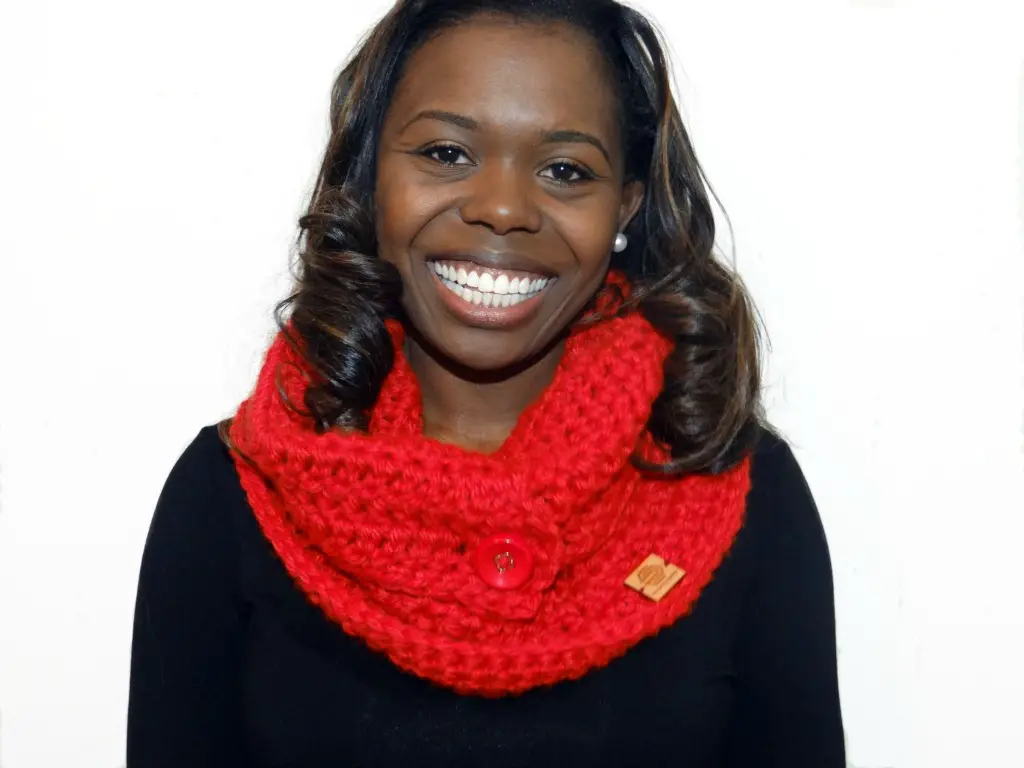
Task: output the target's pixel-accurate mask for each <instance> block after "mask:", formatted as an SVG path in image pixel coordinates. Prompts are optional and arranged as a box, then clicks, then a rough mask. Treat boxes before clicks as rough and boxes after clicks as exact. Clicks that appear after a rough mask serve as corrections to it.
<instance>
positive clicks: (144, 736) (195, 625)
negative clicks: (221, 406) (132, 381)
mask: <svg viewBox="0 0 1024 768" xmlns="http://www.w3.org/2000/svg"><path fill="white" fill-rule="evenodd" d="M225 459H226V456H225V454H224V453H223V451H222V450H221V448H220V443H219V438H218V437H217V434H216V431H215V429H214V428H212V427H207V428H206V429H204V430H203V431H202V432H200V433H199V436H197V437H196V439H195V440H194V441H193V442H192V444H191V445H190V446H189V447H188V448H187V449H186V450H185V452H184V454H182V456H181V458H180V459H179V460H178V461H177V463H176V464H175V466H174V468H173V469H172V470H171V473H170V475H169V477H168V479H167V481H166V483H165V485H164V488H163V490H162V492H161V494H160V497H159V499H158V501H157V505H156V511H155V513H154V515H153V520H152V523H151V525H150V529H149V534H148V537H147V539H146V545H145V550H144V552H143V556H142V566H141V569H140V574H139V587H138V595H137V598H136V605H135V626H134V634H133V638H132V657H131V682H130V687H129V694H128V742H127V753H128V768H165V767H166V768H171V767H172V766H173V767H174V768H184V767H185V766H188V768H206V767H207V766H209V767H210V768H213V766H216V767H217V768H229V767H230V766H241V765H243V759H242V756H241V755H242V742H241V739H240V720H241V707H240V679H241V675H240V664H241V660H240V657H241V653H240V651H241V644H242V631H243V617H242V612H241V610H240V601H239V600H238V598H237V589H236V583H237V581H236V579H235V576H234V574H235V573H237V570H236V569H235V568H234V563H235V558H234V557H233V550H234V545H235V542H234V541H233V537H232V535H231V530H232V529H231V526H230V520H229V514H228V512H229V510H228V509H226V508H225V507H224V505H223V504H222V503H221V501H222V499H221V497H222V495H223V494H221V493H220V491H219V488H218V483H217V482H216V477H215V473H216V471H217V470H219V469H225V471H227V469H228V467H229V466H230V462H229V461H228V462H227V464H225ZM222 482H223V481H222Z"/></svg>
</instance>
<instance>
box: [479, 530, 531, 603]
mask: <svg viewBox="0 0 1024 768" xmlns="http://www.w3.org/2000/svg"><path fill="white" fill-rule="evenodd" d="M474 563H475V564H476V570H477V573H479V574H480V578H481V579H483V580H484V581H485V582H486V583H487V584H490V585H491V586H492V587H496V588H498V589H515V588H516V587H521V586H522V585H523V584H525V583H526V582H527V580H529V578H530V574H531V573H532V572H533V554H532V553H531V552H530V549H529V547H527V545H526V542H525V541H524V540H523V538H522V537H521V536H518V535H516V534H514V533H498V534H495V535H493V536H488V537H487V538H486V539H484V540H483V541H481V542H480V544H479V545H477V548H476V552H475V554H474Z"/></svg>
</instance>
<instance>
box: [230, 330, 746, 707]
mask: <svg viewBox="0 0 1024 768" xmlns="http://www.w3.org/2000/svg"><path fill="white" fill-rule="evenodd" d="M392 330H393V332H394V335H395V342H396V344H395V348H396V361H395V366H394V368H393V370H392V371H391V373H390V374H389V375H388V376H387V379H386V381H385V383H384V387H383V390H382V392H381V395H380V398H379V399H378V402H377V404H376V406H375V407H374V409H373V412H372V415H371V423H370V429H369V433H368V434H364V433H355V432H343V431H341V430H332V431H330V432H328V433H326V434H322V435H317V434H316V433H315V432H314V430H313V425H312V422H311V420H309V419H306V418H302V417H300V416H298V415H297V414H295V413H294V412H293V411H291V410H289V409H288V408H286V407H285V405H284V404H283V403H282V400H281V397H280V394H279V392H278V378H279V379H280V384H281V385H282V386H283V388H284V390H285V392H286V393H287V394H288V396H289V397H290V399H291V400H292V402H294V403H301V402H302V392H303V387H304V385H305V383H306V379H305V377H304V375H303V373H302V369H303V365H304V364H303V362H302V361H301V359H300V358H299V357H298V356H297V355H296V354H295V353H294V352H293V351H292V350H291V349H290V348H289V347H288V345H287V344H286V343H285V342H284V340H283V339H282V338H280V337H278V338H277V339H276V340H275V341H274V343H273V344H272V346H271V348H270V350H269V352H268V353H267V357H266V360H265V362H264V365H263V368H262V370H261V372H260V375H259V379H258V382H257V385H256V388H255V390H254V392H253V394H252V396H251V397H250V398H249V399H248V400H247V401H246V402H244V403H243V404H242V406H241V407H240V408H239V411H238V414H237V416H236V418H235V420H234V423H233V425H232V428H231V438H232V441H233V442H234V444H235V446H236V447H237V448H238V450H239V451H240V452H241V453H244V454H245V456H246V457H247V458H248V460H249V461H248V462H247V461H246V460H244V459H242V458H241V457H240V456H238V455H237V454H236V456H235V464H236V466H237V468H238V473H239V475H240V477H241V482H242V486H243V487H244V489H245V492H246V494H247V496H248V499H249V502H250V504H251V506H252V508H253V511H254V513H255V515H256V517H257V519H258V520H259V523H260V525H261V527H262V529H263V532H264V534H265V535H266V537H267V538H268V539H269V541H270V542H271V544H272V545H273V547H274V549H275V550H276V551H277V554H278V556H279V557H280V558H281V560H282V562H283V563H284V565H285V567H286V568H287V570H288V571H289V572H290V573H291V575H292V577H293V578H294V579H295V581H296V583H297V584H298V585H299V586H300V587H301V589H302V590H303V591H304V592H305V593H306V594H307V596H308V597H309V599H310V600H311V601H313V602H314V603H316V604H318V605H319V606H320V607H321V608H322V609H323V611H324V613H325V614H326V615H327V616H328V617H329V618H330V619H332V620H333V621H335V622H337V623H338V624H339V625H341V627H342V628H343V629H344V631H345V632H347V633H349V634H351V635H355V636H358V637H360V638H362V639H363V640H364V641H365V642H366V643H367V644H368V645H370V646H371V647H373V648H375V649H378V650H380V651H382V652H384V653H385V654H387V655H388V657H390V658H391V660H392V661H393V662H394V663H395V664H397V665H398V666H400V667H402V668H403V669H405V670H407V671H409V672H412V673H413V674H416V675H419V676H421V677H424V678H428V679H430V680H433V681H435V682H437V683H439V684H442V685H444V686H448V687H451V688H453V689H455V690H456V691H459V692H461V693H475V694H484V695H501V694H509V693H518V692H521V691H525V690H527V689H530V688H533V687H536V686H540V685H546V684H551V683H555V682H558V681H560V680H566V679H571V678H576V677H579V676H581V675H583V674H584V673H585V672H587V671H588V670H590V669H593V668H595V667H599V666H602V665H605V664H607V663H608V662H609V661H611V660H612V659H614V658H615V657H617V656H619V655H621V654H622V653H624V652H625V651H626V650H627V649H628V648H630V647H631V646H633V645H634V644H636V643H637V642H639V641H640V640H642V639H643V638H645V637H648V636H650V635H653V634H654V633H656V632H657V631H658V630H660V629H662V628H663V627H666V626H668V625H669V624H671V623H673V622H674V621H675V620H676V619H678V618H679V617H681V616H682V615H683V614H685V613H687V611H688V610H689V609H690V607H691V606H692V605H693V602H694V600H695V599H696V598H697V596H698V594H699V593H700V590H701V589H702V588H703V587H704V586H705V585H706V584H707V582H708V581H709V580H710V578H711V575H712V572H713V571H714V570H715V568H717V567H718V565H719V563H720V562H721V560H722V558H723V556H724V554H725V552H726V551H727V550H728V548H729V546H730V545H731V543H732V541H733V538H734V537H735V535H736V532H737V531H738V529H739V527H740V524H741V520H742V516H743V510H744V506H745V500H746V494H747V491H748V489H749V482H750V481H749V460H747V461H744V462H743V463H741V464H740V465H739V466H738V467H736V468H735V469H733V470H731V471H729V472H727V473H725V474H723V475H720V476H717V477H711V476H697V475H695V476H689V477H686V478H682V479H678V478H677V479H665V478H651V477H646V476H641V475H640V473H638V472H637V471H636V470H635V469H634V468H633V467H632V466H631V464H630V462H629V456H630V454H631V453H632V452H633V451H634V449H636V448H637V447H638V446H640V447H642V448H643V449H644V452H645V455H646V456H650V455H651V454H652V453H653V455H655V456H660V457H663V454H660V452H659V449H658V448H657V447H656V446H654V445H653V444H652V442H651V441H650V439H649V438H648V437H647V436H646V432H645V424H646V422H647V419H648V416H649V414H650V409H651V403H652V402H653V400H654V399H655V397H656V396H657V395H658V392H659V391H660V388H661V386H662V375H663V370H662V368H663V363H664V359H665V357H666V355H667V354H668V352H669V350H670V348H671V347H670V344H669V343H668V342H667V341H665V340H664V339H663V338H662V337H661V336H660V335H659V334H658V333H657V332H656V331H655V330H654V329H653V328H652V327H651V326H650V325H649V324H648V322H647V321H646V320H644V319H643V318H642V317H641V316H640V315H639V314H635V313H634V314H630V315H627V316H625V317H621V318H615V319H611V320H606V321H602V322H600V323H598V324H596V325H594V326H591V327H588V328H586V329H585V330H581V331H577V332H576V333H575V334H573V335H572V336H571V337H570V339H569V340H568V342H567V345H566V350H565V354H564V357H563V359H562V361H561V363H560V365H559V368H558V370H557V372H556V375H555V377H554V380H553V381H552V383H551V384H550V386H549V387H548V388H547V389H546V390H545V391H544V393H543V394H542V395H541V397H540V398H539V399H538V400H537V401H536V402H535V403H534V404H533V405H531V406H530V407H529V408H528V409H527V410H526V411H525V412H524V413H523V415H522V416H521V418H520V419H519V423H518V424H517V426H516V428H515V429H514V430H513V432H512V434H511V435H510V436H509V438H508V439H507V441H506V442H505V443H504V445H503V446H502V447H501V448H500V449H499V450H498V451H497V452H495V453H493V454H489V455H484V454H479V453H474V452H471V451H468V450H465V449H462V448H459V447H457V446H454V445H448V444H444V443H440V442H437V441H435V440H432V439H429V438H426V437H424V436H423V435H422V427H423V422H422V414H421V406H420V392H419V386H418V383H417V380H416V377H415V375H414V374H413V373H412V371H411V370H410V368H409V365H408V362H407V361H406V360H405V358H404V357H403V356H402V353H401V349H402V344H401V341H402V334H401V331H400V329H398V328H397V326H395V327H394V328H393V329H392ZM249 462H252V464H253V465H255V466H253V465H250V463H249ZM496 532H497V533H508V532H512V533H515V534H517V535H518V536H519V538H520V539H521V540H523V541H525V542H527V543H528V545H529V547H530V549H531V551H532V553H533V555H534V558H533V562H534V566H533V572H532V576H531V578H530V579H529V580H528V581H527V582H526V583H525V584H524V585H523V586H522V587H520V588H518V589H514V590H499V589H495V588H493V587H491V586H489V585H488V584H487V583H485V581H484V580H483V579H482V578H481V577H480V575H478V573H477V571H476V569H475V567H474V558H473V553H474V547H475V546H476V544H477V543H478V542H480V541H481V540H483V539H486V538H487V537H488V536H490V535H493V534H494V533H496ZM651 553H655V554H657V555H659V556H661V557H663V558H664V559H665V560H666V561H668V562H670V563H673V564H675V565H678V566H679V567H681V568H683V569H684V570H685V571H686V577H685V578H684V579H683V581H682V582H681V583H680V584H678V585H677V586H676V587H675V588H674V589H672V590H671V591H670V592H669V593H668V594H667V595H666V596H665V597H664V598H663V599H662V600H661V601H660V602H653V601H651V600H649V599H648V598H646V597H644V596H643V595H641V594H639V593H637V592H635V591H633V590H632V589H630V588H628V587H626V586H625V585H624V584H623V581H624V580H625V578H626V577H627V576H628V575H629V574H630V572H631V571H632V570H633V569H634V568H636V567H637V565H639V563H640V562H642V561H643V560H644V558H646V557H647V556H648V555H649V554H651Z"/></svg>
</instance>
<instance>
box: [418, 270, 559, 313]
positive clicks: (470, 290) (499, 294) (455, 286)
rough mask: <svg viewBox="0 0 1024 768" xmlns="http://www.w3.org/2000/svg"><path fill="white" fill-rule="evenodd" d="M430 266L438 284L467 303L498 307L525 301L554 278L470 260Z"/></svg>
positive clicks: (535, 294)
mask: <svg viewBox="0 0 1024 768" xmlns="http://www.w3.org/2000/svg"><path fill="white" fill-rule="evenodd" d="M430 267H431V268H432V269H433V270H434V273H435V274H436V275H437V277H438V279H439V280H440V282H441V284H442V285H443V286H444V287H445V288H447V289H448V290H449V291H451V292H452V293H453V294H455V295H456V296H458V297H459V298H460V299H462V300H463V301H464V302H466V303H467V304H471V305H476V306H483V307H494V308H498V309H501V308H505V307H514V306H516V305H517V304H521V303H522V302H524V301H528V300H530V299H532V298H534V297H536V296H537V295H538V294H540V292H541V291H543V290H544V289H545V288H546V287H547V286H548V285H549V284H550V283H552V282H553V281H554V278H550V277H545V276H543V275H537V274H531V273H529V272H516V271H510V270H500V269H488V268H484V267H480V266H478V265H476V264H474V263H472V262H457V261H435V262H432V263H431V264H430Z"/></svg>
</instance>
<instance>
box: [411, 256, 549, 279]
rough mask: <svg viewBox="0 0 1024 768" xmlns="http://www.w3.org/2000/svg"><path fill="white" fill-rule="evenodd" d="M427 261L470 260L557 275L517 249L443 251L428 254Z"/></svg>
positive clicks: (514, 269)
mask: <svg viewBox="0 0 1024 768" xmlns="http://www.w3.org/2000/svg"><path fill="white" fill-rule="evenodd" d="M427 261H471V262H473V263H474V264H476V265H477V266H480V267H485V268H490V269H495V270H510V271H514V272H531V273H533V274H536V275H544V276H545V277H557V273H555V272H554V271H553V270H552V269H551V268H550V267H548V266H545V265H544V264H541V263H540V262H539V261H537V260H536V259H533V258H531V257H530V256H528V255H527V254H525V253H521V252H519V251H488V250H476V251H470V250H467V251H445V252H444V253H432V254H430V256H429V257H428V258H427Z"/></svg>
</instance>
